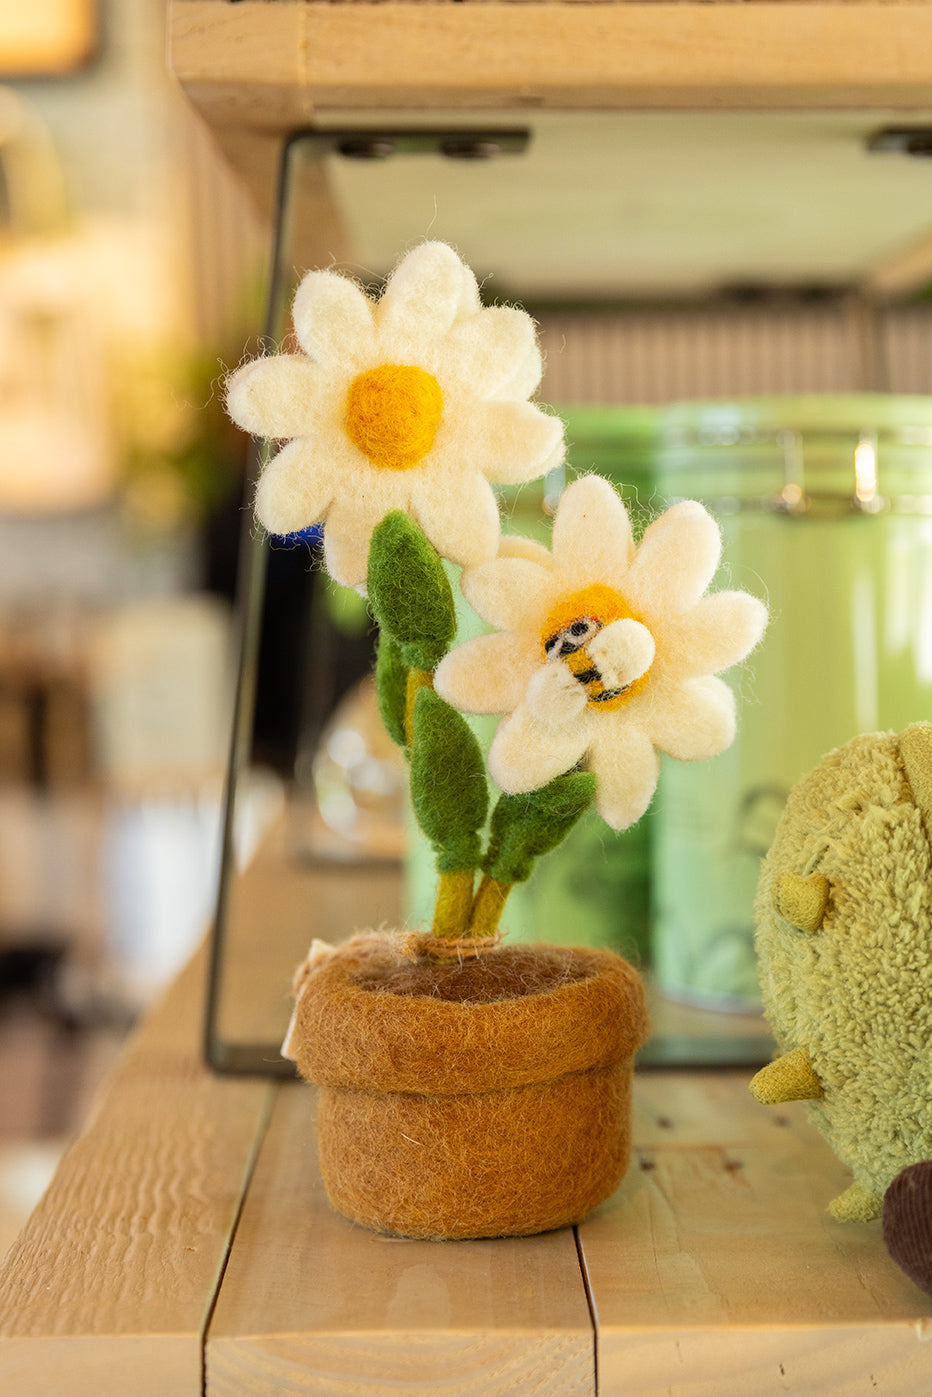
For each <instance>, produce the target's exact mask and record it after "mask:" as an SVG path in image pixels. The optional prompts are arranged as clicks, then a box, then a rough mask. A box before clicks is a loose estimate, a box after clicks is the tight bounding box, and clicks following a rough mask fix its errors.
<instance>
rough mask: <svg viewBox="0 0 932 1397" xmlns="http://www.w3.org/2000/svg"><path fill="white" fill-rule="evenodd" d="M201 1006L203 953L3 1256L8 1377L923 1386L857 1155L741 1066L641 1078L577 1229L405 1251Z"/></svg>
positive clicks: (611, 1387)
mask: <svg viewBox="0 0 932 1397" xmlns="http://www.w3.org/2000/svg"><path fill="white" fill-rule="evenodd" d="M361 881H363V880H360V879H359V878H358V876H357V877H356V878H355V879H354V880H353V884H354V887H355V885H357V884H359V883H360V882H361ZM374 893H377V889H372V890H370V892H369V894H367V895H369V896H372V895H373V894H374ZM354 895H355V893H354ZM349 901H350V902H351V901H352V897H350V898H349ZM264 925H267V922H266V923H264ZM309 931H310V932H312V933H313V932H315V931H316V932H319V933H320V934H323V935H327V934H328V928H327V927H318V926H316V925H315V926H314V927H312V928H309ZM203 1003H204V957H203V956H202V955H201V956H198V957H197V958H196V959H195V961H194V962H193V963H192V964H191V966H190V967H189V968H188V969H187V970H186V972H185V973H184V974H183V975H182V976H181V977H180V979H179V980H178V982H177V983H176V984H175V985H174V986H173V987H172V989H171V990H170V992H169V993H168V995H167V996H166V997H165V999H164V1001H163V1003H162V1004H161V1005H160V1006H159V1007H158V1008H157V1010H156V1011H155V1012H154V1013H153V1014H152V1015H151V1016H150V1018H149V1020H148V1021H147V1022H146V1023H145V1024H144V1025H143V1026H142V1028H141V1029H140V1030H139V1031H138V1033H137V1034H136V1036H135V1038H134V1039H133V1040H132V1041H131V1043H130V1046H129V1048H128V1050H127V1053H126V1055H125V1057H124V1059H123V1061H122V1062H121V1064H120V1065H119V1067H118V1068H117V1070H116V1072H115V1073H114V1075H113V1076H112V1078H111V1080H110V1082H109V1084H108V1086H107V1088H106V1090H105V1091H104V1093H103V1094H102V1096H101V1098H100V1100H99V1101H98V1103H97V1107H96V1109H95V1111H94V1113H93V1115H92V1118H91V1120H90V1122H89V1123H88V1125H87V1128H86V1129H85V1131H84V1133H83V1134H82V1135H81V1137H80V1138H79V1139H78V1140H77V1141H76V1142H75V1144H74V1146H73V1147H72V1148H71V1150H70V1151H69V1152H68V1153H67V1155H66V1156H65V1158H64V1161H63V1163H62V1165H61V1167H60V1168H59V1171H58V1173H57V1174H56V1176H55V1179H54V1181H53V1183H52V1186H51V1188H50V1190H49V1192H48V1193H47V1195H46V1196H45V1198H44V1199H43V1200H42V1202H41V1203H40V1204H39V1206H38V1208H37V1209H36V1210H35V1212H34V1213H33V1215H32V1217H31V1219H30V1221H29V1222H28V1224H27V1226H26V1228H25V1230H24V1231H23V1233H22V1234H21V1236H20V1238H19V1240H18V1242H17V1243H16V1244H15V1245H14V1247H13V1249H12V1250H11V1251H10V1252H9V1253H8V1255H7V1257H6V1259H5V1261H4V1263H3V1264H2V1266H0V1391H3V1392H10V1393H16V1394H17V1397H45V1394H46V1393H48V1392H52V1391H55V1392H62V1393H67V1397H110V1394H113V1397H124V1394H125V1393H126V1392H127V1391H128V1390H130V1388H129V1387H128V1385H127V1384H128V1383H131V1390H132V1392H133V1397H166V1394H168V1393H171V1397H201V1393H202V1381H203V1383H204V1387H203V1391H204V1392H205V1393H206V1394H207V1397H234V1394H235V1397H245V1394H250V1397H251V1395H252V1394H257V1395H258V1397H280V1394H281V1393H282V1392H283V1391H285V1390H286V1389H287V1390H288V1391H290V1392H308V1393H318V1394H321V1397H324V1394H326V1397H331V1395H332V1394H336V1393H340V1392H344V1391H345V1392H349V1391H352V1392H353V1393H355V1394H358V1397H383V1394H385V1393H386V1392H387V1391H388V1390H389V1388H390V1390H391V1391H392V1392H393V1393H411V1394H415V1393H420V1394H423V1397H441V1395H442V1394H447V1397H470V1394H473V1393H476V1392H480V1391H481V1392H482V1393H484V1394H488V1397H506V1394H507V1397H514V1395H515V1394H520V1393H527V1394H532V1393H533V1394H534V1397H595V1394H596V1370H598V1393H599V1397H622V1394H627V1393H632V1392H634V1393H637V1394H639V1397H648V1395H649V1394H651V1395H652V1394H658V1397H659V1394H661V1393H663V1394H670V1395H671V1397H706V1394H709V1393H714V1394H715V1397H747V1394H748V1393H749V1392H753V1393H755V1394H756V1395H757V1397H776V1394H778V1393H779V1394H785V1393H786V1392H808V1391H818V1392H820V1393H825V1394H835V1395H836V1397H842V1395H844V1397H855V1394H860V1393H862V1392H863V1391H865V1390H877V1391H880V1392H882V1393H883V1394H884V1397H921V1395H922V1394H925V1393H926V1392H927V1391H928V1373H929V1362H930V1360H929V1349H928V1343H927V1341H928V1339H929V1338H930V1337H932V1302H930V1301H929V1300H928V1298H927V1297H925V1296H923V1295H922V1294H921V1293H920V1292H919V1291H918V1290H917V1289H915V1287H914V1286H913V1285H912V1284H911V1283H910V1282H909V1281H907V1280H906V1278H905V1277H904V1276H903V1275H902V1274H901V1273H900V1272H899V1271H898V1270H897V1269H896V1268H895V1267H894V1265H893V1264H892V1262H891V1261H890V1260H889V1258H888V1257H887V1254H886V1252H885V1251H884V1248H883V1244H882V1240H881V1235H880V1225H879V1223H871V1224H857V1225H855V1224H840V1223H836V1222H834V1221H833V1219H832V1218H831V1217H830V1216H829V1215H828V1213H827V1212H826V1210H825V1209H826V1204H827V1202H828V1200H829V1199H830V1198H831V1197H833V1196H834V1195H835V1194H836V1193H838V1192H839V1191H840V1189H841V1188H842V1187H844V1185H845V1183H846V1174H845V1170H844V1169H843V1168H842V1166H841V1165H839V1164H838V1163H837V1161H836V1160H835V1158H834V1156H833V1155H832V1154H831V1153H830V1151H829V1150H828V1148H827V1146H826V1145H825V1144H824V1142H823V1141H822V1140H821V1137H819V1136H818V1135H817V1134H816V1132H815V1131H814V1130H813V1129H812V1127H810V1126H809V1124H808V1123H807V1120H806V1117H805V1114H804V1111H803V1108H802V1107H801V1106H787V1107H785V1108H783V1107H781V1108H779V1110H768V1109H766V1108H764V1107H761V1106H758V1105H757V1104H756V1103H755V1102H754V1101H753V1100H752V1098H751V1096H750V1094H749V1092H748V1090H747V1080H746V1074H736V1073H731V1072H701V1073H679V1072H676V1073H674V1072H639V1073H637V1074H636V1077H635V1115H634V1129H633V1135H634V1142H635V1157H634V1162H633V1165H632V1168H631V1170H630V1171H629V1173H628V1176H627V1177H626V1179H625V1180H624V1181H623V1183H622V1185H621V1187H620V1188H619V1189H618V1191H617V1193H616V1194H615V1195H614V1196H613V1197H612V1198H611V1199H610V1200H609V1201H608V1202H607V1203H606V1204H605V1205H603V1206H602V1207H601V1208H600V1209H598V1210H597V1211H596V1213H595V1214H594V1215H593V1216H592V1217H591V1218H590V1219H589V1220H587V1221H586V1222H585V1223H584V1224H583V1225H582V1226H581V1227H580V1228H579V1229H578V1230H575V1231H574V1230H573V1229H567V1230H565V1231H561V1232H556V1233H551V1234H548V1235H545V1236H541V1237H534V1238H526V1239H521V1240H502V1241H487V1242H456V1243H429V1242H414V1241H405V1240H400V1239H392V1238H385V1237H379V1236H376V1235H375V1234H373V1233H370V1232H368V1231H365V1230H364V1229H361V1228H358V1227H355V1226H353V1225H352V1224H350V1223H348V1222H346V1221H345V1220H344V1219H342V1218H340V1217H339V1216H337V1215H335V1214H334V1213H333V1212H331V1210H330V1208H329V1206H328V1204H327V1202H326V1199H325V1197H324V1194H323V1190H322V1187H321V1184H320V1180H319V1176H318V1171H317V1164H316V1150H315V1140H314V1116H315V1093H314V1092H313V1091H312V1090H311V1089H310V1088H308V1087H305V1086H302V1085H299V1084H294V1083H281V1084H274V1083H272V1082H269V1081H263V1080H256V1079H251V1080H237V1079H231V1078H219V1077H215V1076H213V1075H212V1074H211V1073H210V1072H209V1071H208V1070H207V1069H206V1068H205V1067H204V1065H203V1063H202V1061H201V1058H200V1053H199V1038H200V1029H201V1019H202V1013H203ZM130 1375H131V1376H130ZM868 1375H869V1377H868ZM873 1384H875V1385H876V1387H874V1386H873Z"/></svg>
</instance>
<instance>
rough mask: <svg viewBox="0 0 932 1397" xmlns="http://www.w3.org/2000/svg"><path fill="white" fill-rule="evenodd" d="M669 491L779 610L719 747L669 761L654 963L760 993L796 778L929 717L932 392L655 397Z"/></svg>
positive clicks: (736, 574)
mask: <svg viewBox="0 0 932 1397" xmlns="http://www.w3.org/2000/svg"><path fill="white" fill-rule="evenodd" d="M657 491H658V495H659V496H661V497H662V499H663V504H664V506H666V505H667V504H670V503H672V502H673V501H674V500H676V499H679V498H693V499H699V500H702V502H703V503H704V504H705V505H706V506H707V507H708V508H709V510H710V511H711V512H712V514H713V515H714V516H715V517H716V519H717V520H718V522H719V524H720V525H721V528H722V532H723V536H724V559H725V562H724V566H723V568H722V570H721V572H720V574H719V577H718V579H717V581H716V584H715V585H717V586H721V587H740V588H743V589H745V590H747V591H750V592H754V593H755V594H756V595H757V596H760V597H762V598H763V599H764V600H765V601H766V602H767V604H768V606H769V608H770V615H771V619H770V625H769V628H768V631H767V634H766V636H765V639H764V641H763V643H762V645H761V646H760V647H759V649H758V650H757V651H756V652H755V653H754V654H753V655H752V656H751V658H750V659H749V660H748V661H747V662H746V663H745V664H744V665H743V666H741V667H738V668H737V669H736V670H734V671H731V672H730V673H729V674H728V675H727V676H726V677H727V678H728V679H729V680H730V682H731V683H732V684H733V686H734V687H735V688H736V690H737V694H738V709H739V731H738V737H737V740H736V741H735V743H734V745H733V746H732V747H731V748H729V750H728V751H727V752H725V753H723V754H722V755H721V756H720V757H717V758H714V759H713V760H711V761H707V762H700V763H696V764H686V763H679V762H674V761H670V760H667V759H665V760H664V761H663V763H662V774H661V781H660V786H659V789H658V794H657V797H656V799H655V813H654V846H653V870H654V879H653V881H654V910H653V932H652V945H653V961H654V967H655V974H656V978H657V981H658V984H659V985H660V987H661V988H662V989H663V990H664V991H665V992H666V993H668V994H670V995H672V996H675V997H678V998H684V999H688V1000H690V1001H693V1002H697V1003H703V1004H707V1005H717V1006H720V1007H722V1008H739V1009H744V1008H747V1007H749V1006H751V1005H754V1004H756V1003H757V1001H758V986H757V969H756V962H755V957H754V949H753V899H754V893H755V888H756V883H757V876H758V870H759V864H760V859H761V857H762V856H763V854H764V853H765V852H766V850H767V848H768V847H769V844H770V841H771V839H772V837H773V833H774V830H775V827H776V823H777V820H778V818H779V816H780V813H781V811H782V809H783V804H784V801H785V798H786V795H787V793H788V791H789V789H790V787H791V786H792V785H793V784H794V783H795V781H796V780H797V779H798V778H799V777H800V776H802V775H803V774H804V773H805V772H806V771H808V770H809V769H810V767H812V766H814V765H815V763H816V762H817V761H818V760H819V758H820V757H821V756H822V755H823V754H824V753H825V752H827V751H830V750H831V749H832V748H834V747H837V746H839V745H840V744H841V743H843V742H846V741H847V740H848V739H849V738H851V737H853V736H855V735H856V734H857V733H859V732H870V731H876V730H879V729H887V728H892V729H900V728H902V727H905V726H906V724H908V723H910V722H913V721H915V720H916V719H920V718H928V717H930V715H932V399H930V398H924V397H922V398H920V397H895V396H888V395H881V394H858V395H845V396H834V395H833V396H817V395H813V396H805V397H791V398H758V399H754V400H746V401H736V402H722V403H715V402H708V403H693V404H691V403H686V404H680V405H676V406H673V407H671V408H669V409H667V410H666V411H665V412H664V413H663V415H662V421H661V443H660V447H659V450H658V456H657Z"/></svg>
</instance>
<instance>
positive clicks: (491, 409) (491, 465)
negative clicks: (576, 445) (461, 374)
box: [465, 402, 563, 485]
mask: <svg viewBox="0 0 932 1397" xmlns="http://www.w3.org/2000/svg"><path fill="white" fill-rule="evenodd" d="M465 454H468V458H469V459H470V460H471V461H473V462H474V463H475V465H476V467H477V468H478V469H479V470H481V471H482V473H483V475H486V476H488V478H489V480H494V481H496V482H497V483H498V484H500V485H518V484H520V483H521V482H522V481H525V480H536V479H537V477H538V476H541V475H545V474H546V472H547V471H549V470H551V469H552V468H553V467H554V466H558V465H559V464H560V462H561V461H562V460H563V423H562V422H561V421H560V419H559V417H551V416H549V415H548V414H547V413H545V412H541V410H540V408H538V407H534V405H533V404H532V403H516V402H507V403H506V402H490V403H486V404H485V405H484V407H483V408H482V410H481V411H479V412H477V413H476V415H475V419H474V421H473V431H472V434H471V440H470V441H469V443H468V447H467V448H466V453H465Z"/></svg>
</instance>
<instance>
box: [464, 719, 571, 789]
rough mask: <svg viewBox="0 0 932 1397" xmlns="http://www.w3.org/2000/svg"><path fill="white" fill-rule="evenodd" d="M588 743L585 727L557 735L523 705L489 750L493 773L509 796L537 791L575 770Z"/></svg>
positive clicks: (501, 726)
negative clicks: (549, 782) (556, 777)
mask: <svg viewBox="0 0 932 1397" xmlns="http://www.w3.org/2000/svg"><path fill="white" fill-rule="evenodd" d="M588 740H589V738H588V728H587V726H586V725H585V724H582V723H581V724H579V725H578V726H577V727H571V728H568V729H566V730H564V731H563V732H555V731H554V729H553V728H552V727H549V726H544V725H542V724H541V723H540V722H538V721H537V719H536V718H534V717H533V715H532V714H531V713H530V712H529V710H528V709H527V707H526V706H525V705H524V704H522V705H521V706H520V707H519V708H516V709H515V711H514V713H512V715H511V717H510V718H505V719H503V720H502V722H501V723H499V725H498V730H497V731H496V733H495V737H494V738H493V739H492V746H491V747H490V748H489V773H490V775H491V777H492V780H493V781H494V782H495V783H496V785H498V786H501V788H502V790H503V791H506V792H507V793H508V794H509V795H517V794H518V793H519V792H522V791H536V790H537V789H538V788H539V787H540V786H546V785H547V783H548V781H552V780H553V778H554V777H555V776H561V775H562V774H563V772H564V771H569V770H570V769H571V768H572V767H574V766H575V765H576V763H577V762H578V761H579V760H580V758H581V757H582V756H583V754H584V753H585V750H586V747H587V745H588Z"/></svg>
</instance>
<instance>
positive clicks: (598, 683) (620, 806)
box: [435, 476, 767, 829]
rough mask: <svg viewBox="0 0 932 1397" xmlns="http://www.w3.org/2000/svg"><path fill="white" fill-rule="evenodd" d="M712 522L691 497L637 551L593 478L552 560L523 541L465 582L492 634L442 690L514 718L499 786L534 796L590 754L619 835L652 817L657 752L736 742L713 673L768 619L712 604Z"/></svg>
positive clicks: (499, 766) (729, 697) (466, 655)
mask: <svg viewBox="0 0 932 1397" xmlns="http://www.w3.org/2000/svg"><path fill="white" fill-rule="evenodd" d="M720 547H721V542H720V536H719V531H718V527H717V526H716V524H715V522H714V521H713V519H712V518H711V517H710V516H709V514H707V513H706V511H705V509H703V507H702V505H700V504H697V503H695V502H694V501H692V500H687V501H684V502H683V503H681V504H677V505H674V506H673V508H672V509H669V510H667V512H666V513H665V514H662V515H661V516H660V517H659V518H658V519H656V520H655V521H654V522H653V523H652V524H651V525H650V527H649V528H648V529H647V530H646V532H645V534H644V537H643V539H642V540H641V543H640V546H639V547H635V544H634V540H633V537H632V534H631V525H630V522H629V520H628V515H627V512H626V510H625V507H624V505H623V504H622V502H621V500H620V498H619V497H618V495H617V494H616V492H615V491H614V490H613V489H612V487H611V485H609V484H608V482H607V481H605V480H602V479H601V478H600V477H598V476H584V477H583V478H582V479H580V480H577V481H576V482H574V484H572V485H571V486H570V487H569V488H568V489H567V490H566V492H565V493H564V495H563V498H562V500H561V502H560V506H559V509H558V510H557V514H556V518H555V520H554V528H553V551H552V553H548V552H547V551H546V550H544V549H541V548H540V547H539V546H536V545H535V546H533V547H531V548H521V549H518V548H515V547H514V546H512V545H511V544H509V543H507V541H506V540H503V547H502V550H501V553H500V555H499V557H497V558H495V559H494V560H493V561H491V562H487V563H482V564H480V565H479V566H477V567H474V568H470V569H469V570H468V571H467V572H466V573H465V574H464V576H463V581H462V588H463V593H464V595H465V596H466V599H467V600H468V601H469V603H470V605H471V606H472V607H473V608H474V609H475V610H476V611H477V612H478V613H479V615H480V616H481V617H482V618H483V619H484V620H485V621H487V622H489V624H490V625H492V626H495V627H496V630H495V632H494V633H492V634H490V635H482V636H478V637H476V638H474V639H472V640H469V641H467V642H466V643H465V644H463V645H460V646H458V647H457V648H456V649H454V650H451V651H450V653H449V654H448V655H447V656H446V657H445V658H444V659H443V660H442V661H441V663H440V666H439V668H438V670H437V673H436V675H435V684H436V688H437V692H438V693H439V694H440V695H441V696H442V697H443V698H445V699H446V700H447V701H448V702H449V703H451V704H453V705H455V706H456V707H457V708H462V709H465V710H466V711H467V712H471V713H505V714H507V715H508V716H507V717H505V718H504V719H503V721H502V722H501V723H500V724H499V725H498V729H497V731H496V734H495V737H494V739H493V742H492V747H491V750H490V753H489V771H490V772H491V774H492V777H493V778H494V780H495V781H496V782H497V783H498V785H499V786H501V787H502V789H503V790H505V791H507V792H509V793H511V794H517V793H519V792H522V791H532V790H536V789H538V788H539V787H541V786H544V785H546V784H547V782H549V781H551V780H552V779H553V778H554V777H555V776H558V775H560V774H561V773H562V772H565V771H569V770H570V769H571V768H572V767H574V766H576V765H577V763H579V762H581V761H583V760H585V761H586V763H587V764H588V766H589V767H590V769H591V770H592V771H593V772H594V773H595V777H596V790H597V794H596V804H597V806H598V809H599V812H600V814H601V815H602V817H603V818H604V819H605V820H606V821H607V822H608V823H609V824H610V825H612V826H614V828H615V829H625V828H627V826H628V825H631V824H633V823H634V822H635V820H637V819H639V818H640V816H641V815H642V814H643V813H644V811H645V810H646V809H647V806H648V805H649V803H650V799H651V796H652V795H653V792H654V788H655V786H656V784H657V774H658V756H657V754H658V752H666V753H668V754H669V755H670V756H671V757H678V758H680V759H681V760H684V761H693V760H696V759H698V758H702V757H711V756H715V755H716V754H717V753H719V752H721V751H723V750H724V749H725V748H726V747H727V746H728V745H729V743H730V742H731V741H732V738H733V737H734V733H735V701H734V696H733V694H732V691H731V690H730V689H729V687H728V686H727V685H726V684H725V683H724V682H723V681H722V680H721V679H718V678H715V674H716V673H717V671H719V670H722V669H725V668H727V666H729V665H732V664H734V663H736V662H737V661H738V660H741V659H743V658H744V656H745V655H747V653H748V652H749V651H750V650H751V649H752V647H753V646H754V645H755V644H756V643H757V641H758V640H759V639H760V636H761V635H762V633H763V630H764V626H765V624H766V620H767V613H766V610H765V608H764V606H763V605H762V603H761V602H759V601H758V600H757V599H756V597H752V596H750V595H749V594H748V593H747V592H736V591H725V592H715V593H713V594H711V595H709V596H706V595H704V593H705V591H706V588H707V587H708V585H709V583H710V582H711V580H712V577H713V575H714V573H715V570H716V568H717V566H718V561H719V554H720Z"/></svg>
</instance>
